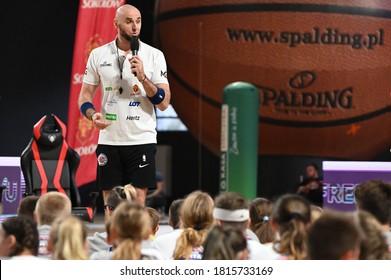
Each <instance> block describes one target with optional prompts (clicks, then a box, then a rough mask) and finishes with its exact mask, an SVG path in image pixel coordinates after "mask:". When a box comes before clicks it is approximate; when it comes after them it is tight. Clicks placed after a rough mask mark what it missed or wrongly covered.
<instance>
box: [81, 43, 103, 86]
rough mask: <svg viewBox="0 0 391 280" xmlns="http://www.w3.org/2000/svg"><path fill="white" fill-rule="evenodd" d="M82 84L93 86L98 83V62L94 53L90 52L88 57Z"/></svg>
mask: <svg viewBox="0 0 391 280" xmlns="http://www.w3.org/2000/svg"><path fill="white" fill-rule="evenodd" d="M83 82H84V83H86V84H89V85H95V86H96V85H98V84H99V82H100V77H99V74H98V62H97V59H96V53H95V52H94V51H92V52H91V53H90V56H89V57H88V60H87V65H86V70H85V72H84V78H83Z"/></svg>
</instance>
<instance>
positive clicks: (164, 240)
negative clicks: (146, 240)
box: [151, 229, 183, 260]
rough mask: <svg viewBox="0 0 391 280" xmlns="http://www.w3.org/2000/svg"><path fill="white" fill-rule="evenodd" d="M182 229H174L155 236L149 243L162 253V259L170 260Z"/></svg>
mask: <svg viewBox="0 0 391 280" xmlns="http://www.w3.org/2000/svg"><path fill="white" fill-rule="evenodd" d="M182 231H183V230H182V229H176V230H174V231H172V232H169V233H166V234H162V235H159V236H156V238H155V239H154V240H153V241H152V244H151V245H152V247H153V248H155V249H156V250H158V251H159V252H160V254H162V256H163V258H164V259H166V260H172V259H173V255H174V251H175V247H176V242H177V240H178V238H179V236H180V235H181V233H182Z"/></svg>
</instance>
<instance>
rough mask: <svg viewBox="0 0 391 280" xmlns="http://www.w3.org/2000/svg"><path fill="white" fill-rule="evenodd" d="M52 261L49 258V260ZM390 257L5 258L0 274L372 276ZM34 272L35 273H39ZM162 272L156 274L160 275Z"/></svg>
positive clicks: (116, 279)
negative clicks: (381, 259)
mask: <svg viewBox="0 0 391 280" xmlns="http://www.w3.org/2000/svg"><path fill="white" fill-rule="evenodd" d="M48 262H49V263H48ZM376 274H377V275H391V262H390V261H283V260H276V261H168V260H167V261H151V260H148V261H112V260H109V261H54V260H39V261H32V260H27V261H13V260H5V261H4V260H2V261H1V279H5V280H7V279H27V278H28V279H39V280H53V279H56V277H60V278H61V279H64V277H67V279H110V280H124V279H159V280H165V279H167V280H175V279H178V280H183V279H197V280H200V279H207V280H217V279H224V280H228V279H236V280H237V279H246V280H250V279H258V280H259V279H282V280H287V279H300V280H306V279H308V280H313V279H315V278H316V279H317V280H323V279H333V280H334V279H356V278H357V279H371V278H373V277H374V275H376ZM34 275H35V276H34ZM156 276H157V277H156Z"/></svg>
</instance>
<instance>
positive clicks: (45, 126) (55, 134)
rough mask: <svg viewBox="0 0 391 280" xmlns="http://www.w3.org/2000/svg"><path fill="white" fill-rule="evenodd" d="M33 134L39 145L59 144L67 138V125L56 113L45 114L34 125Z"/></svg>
mask: <svg viewBox="0 0 391 280" xmlns="http://www.w3.org/2000/svg"><path fill="white" fill-rule="evenodd" d="M33 135H34V139H35V141H37V143H38V144H39V145H44V146H58V145H60V144H61V143H62V142H63V141H64V139H65V135H66V126H65V125H64V123H63V122H62V121H61V120H60V119H59V118H58V117H57V116H56V115H54V114H52V115H51V118H48V117H47V116H46V115H45V116H43V117H42V118H41V119H40V120H39V121H38V122H37V123H36V124H35V125H34V129H33Z"/></svg>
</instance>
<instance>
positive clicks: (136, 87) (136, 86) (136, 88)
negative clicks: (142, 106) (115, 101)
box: [133, 85, 138, 93]
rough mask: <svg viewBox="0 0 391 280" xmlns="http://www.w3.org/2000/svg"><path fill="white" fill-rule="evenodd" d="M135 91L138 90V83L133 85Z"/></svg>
mask: <svg viewBox="0 0 391 280" xmlns="http://www.w3.org/2000/svg"><path fill="white" fill-rule="evenodd" d="M133 92H135V93H136V92H138V85H133Z"/></svg>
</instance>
